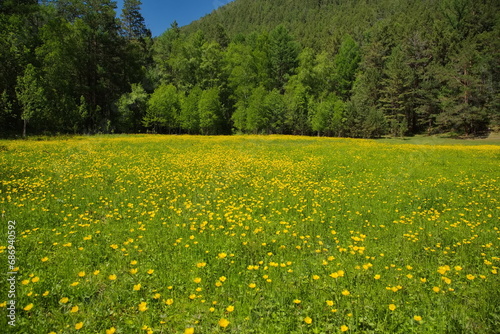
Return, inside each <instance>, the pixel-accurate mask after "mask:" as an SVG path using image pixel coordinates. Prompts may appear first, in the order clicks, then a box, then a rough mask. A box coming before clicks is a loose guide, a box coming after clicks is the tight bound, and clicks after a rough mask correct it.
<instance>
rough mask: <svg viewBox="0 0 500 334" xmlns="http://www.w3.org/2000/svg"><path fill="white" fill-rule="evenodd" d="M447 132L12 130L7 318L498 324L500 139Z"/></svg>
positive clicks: (388, 329) (134, 323)
mask: <svg viewBox="0 0 500 334" xmlns="http://www.w3.org/2000/svg"><path fill="white" fill-rule="evenodd" d="M451 143H452V142H451V141H450V142H445V143H444V144H443V143H442V142H439V143H437V144H429V143H427V144H422V145H410V144H406V143H405V142H404V141H397V140H394V141H374V140H357V139H332V138H314V137H313V138H311V137H291V136H290V137H288V136H231V137H222V136H221V137H201V136H160V135H154V136H153V135H134V136H95V137H74V138H58V139H50V140H40V141H35V140H24V141H21V140H19V141H0V211H1V219H0V223H1V224H0V225H1V228H0V245H1V246H0V252H1V253H0V260H1V261H2V266H1V267H2V268H3V270H2V280H1V283H0V289H1V293H0V306H1V309H2V310H3V311H7V306H8V303H9V298H8V294H7V292H8V290H9V283H8V282H7V280H6V278H7V277H8V276H9V275H8V274H7V272H8V271H9V269H8V264H7V261H8V260H7V259H8V252H9V249H8V243H7V241H8V231H10V230H9V227H8V225H9V224H8V222H9V221H13V220H15V221H16V227H15V229H14V230H15V231H16V239H15V251H16V253H15V256H16V268H14V270H15V272H16V273H17V274H15V275H16V277H17V281H16V298H15V301H16V327H12V326H10V325H8V323H7V321H9V319H8V318H7V317H5V316H2V319H1V320H0V328H7V330H10V332H12V333H43V334H49V333H50V334H54V333H57V334H62V333H106V334H113V333H125V334H128V333H133V334H136V333H145V334H146V333H148V334H150V333H272V334H274V333H276V334H277V333H340V332H347V333H495V332H497V333H498V332H500V330H499V328H500V279H499V274H498V271H499V268H500V145H476V144H477V143H473V144H474V145H471V143H470V142H468V143H466V142H458V141H455V142H453V144H451ZM3 311H2V313H4V312H3Z"/></svg>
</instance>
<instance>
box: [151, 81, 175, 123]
mask: <svg viewBox="0 0 500 334" xmlns="http://www.w3.org/2000/svg"><path fill="white" fill-rule="evenodd" d="M179 113H180V101H179V95H178V93H177V88H176V87H175V86H174V85H172V84H168V85H161V86H160V87H158V88H157V89H156V90H155V91H154V92H153V94H151V97H150V98H149V100H148V102H147V110H146V115H145V116H144V119H143V125H144V126H145V127H147V128H152V129H153V131H154V132H159V131H162V130H165V129H166V130H167V131H168V132H171V131H172V130H174V129H176V128H178V125H179Z"/></svg>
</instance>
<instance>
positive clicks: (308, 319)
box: [304, 317, 313, 325]
mask: <svg viewBox="0 0 500 334" xmlns="http://www.w3.org/2000/svg"><path fill="white" fill-rule="evenodd" d="M304 322H305V323H306V324H308V325H310V324H312V322H313V320H312V319H311V318H310V317H305V318H304Z"/></svg>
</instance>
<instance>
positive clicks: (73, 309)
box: [70, 305, 80, 313]
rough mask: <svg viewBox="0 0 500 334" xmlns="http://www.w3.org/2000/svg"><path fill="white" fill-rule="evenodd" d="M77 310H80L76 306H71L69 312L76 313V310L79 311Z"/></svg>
mask: <svg viewBox="0 0 500 334" xmlns="http://www.w3.org/2000/svg"><path fill="white" fill-rule="evenodd" d="M79 309H80V308H79V307H78V305H75V306H73V307H72V308H71V310H70V312H71V313H76V312H78V310H79Z"/></svg>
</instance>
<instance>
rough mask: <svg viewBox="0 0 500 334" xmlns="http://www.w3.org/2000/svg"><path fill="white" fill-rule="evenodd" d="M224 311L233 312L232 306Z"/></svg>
mask: <svg viewBox="0 0 500 334" xmlns="http://www.w3.org/2000/svg"><path fill="white" fill-rule="evenodd" d="M226 311H228V312H233V311H234V306H233V305H229V306H228V307H226Z"/></svg>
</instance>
